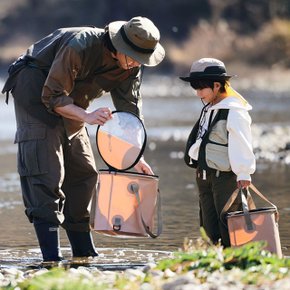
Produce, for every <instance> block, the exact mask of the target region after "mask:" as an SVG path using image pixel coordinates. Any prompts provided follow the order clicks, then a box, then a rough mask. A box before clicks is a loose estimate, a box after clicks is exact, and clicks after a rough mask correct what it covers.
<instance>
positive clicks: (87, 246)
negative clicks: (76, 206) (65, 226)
mask: <svg viewBox="0 0 290 290" xmlns="http://www.w3.org/2000/svg"><path fill="white" fill-rule="evenodd" d="M66 233H67V236H68V239H69V241H70V244H71V249H72V254H73V257H96V256H98V255H99V254H98V253H97V251H96V250H95V248H94V245H93V240H92V235H91V232H76V231H70V230H66Z"/></svg>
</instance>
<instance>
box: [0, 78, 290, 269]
mask: <svg viewBox="0 0 290 290" xmlns="http://www.w3.org/2000/svg"><path fill="white" fill-rule="evenodd" d="M1 87H2V86H1ZM241 92H242V93H243V94H244V96H245V97H247V99H248V101H249V102H250V103H251V104H252V105H253V110H252V111H251V116H252V119H253V139H254V140H253V141H254V148H255V154H256V156H257V170H256V172H255V174H254V175H253V183H254V184H255V185H256V187H257V188H258V189H259V190H260V191H261V192H262V193H264V194H265V195H266V196H267V198H269V199H270V201H272V202H273V203H274V204H276V205H277V207H278V209H279V213H280V220H279V228H280V236H281V243H282V248H283V253H284V254H285V255H290V241H289V237H290V166H289V164H290V151H289V150H290V122H289V121H290V114H289V108H290V96H289V95H288V93H287V92H283V91H279V92H277V91H276V92H270V91H264V90H262V89H260V88H259V89H256V90H251V91H250V90H243V91H241ZM143 95H144V101H143V113H144V118H145V124H146V130H147V134H148V143H147V148H146V151H145V154H144V155H145V159H146V161H147V162H148V163H149V164H150V165H151V166H152V168H153V170H154V172H155V174H157V175H159V177H160V183H159V186H160V191H161V197H162V215H163V233H162V235H161V236H160V237H159V238H157V239H145V238H138V239H118V238H113V237H106V236H102V235H100V234H96V233H94V234H93V237H94V240H95V244H96V246H97V248H98V249H99V252H100V253H102V252H103V253H107V251H108V248H110V249H125V248H132V249H138V250H140V251H141V250H143V251H150V250H151V251H153V252H154V251H155V252H158V251H161V252H162V251H164V252H167V251H176V250H178V249H179V248H181V247H182V245H183V241H184V238H185V237H187V238H189V239H196V238H197V237H199V220H198V193H197V188H196V185H195V181H194V171H193V170H191V169H190V168H188V167H186V165H185V164H184V162H183V149H184V144H185V141H186V138H187V135H188V133H189V131H190V129H191V126H192V124H193V123H194V122H195V120H196V119H197V118H198V115H199V112H200V110H201V107H202V104H201V103H200V101H199V100H198V99H197V97H196V96H194V95H193V93H192V91H190V90H189V89H188V88H187V87H185V86H183V85H182V84H180V83H178V82H177V83H176V82H175V81H172V79H169V78H161V77H160V78H158V77H155V78H154V80H150V79H149V80H147V81H146V80H145V83H144V86H143ZM0 101H1V115H0V144H1V147H0V164H1V167H0V230H1V233H0V250H2V251H0V252H2V254H3V253H4V254H3V255H4V258H3V257H2V256H1V253H0V262H1V263H2V264H3V263H4V264H5V257H6V258H7V257H8V256H9V257H10V260H9V261H10V262H9V263H11V256H12V262H13V255H16V256H19V255H20V256H27V253H28V252H29V253H30V254H29V255H31V253H33V254H32V255H34V256H33V257H34V258H36V259H39V258H40V255H39V252H37V251H31V249H34V248H37V241H36V237H35V234H34V231H33V228H32V225H31V224H30V223H29V222H28V220H27V219H26V217H25V215H24V212H23V210H24V208H23V205H22V197H21V192H20V186H19V179H18V175H17V173H16V145H14V144H13V136H14V132H15V121H14V115H13V102H12V100H11V102H10V104H9V105H8V106H6V105H5V103H4V97H3V98H1V99H0ZM100 106H111V108H113V106H112V104H111V101H110V97H109V96H104V97H103V98H101V99H100V100H97V101H95V103H94V104H93V105H92V107H100ZM95 130H96V127H95V126H90V127H89V132H90V134H91V137H92V144H93V149H94V151H95V155H96V162H97V165H98V168H106V167H105V165H104V163H103V162H102V161H101V160H100V158H99V156H98V153H97V150H96V145H95V141H94V137H95ZM61 245H62V247H68V246H69V243H68V240H67V238H66V235H65V232H64V231H62V230H61ZM64 249H66V248H64ZM65 251H66V250H65ZM112 251H113V250H112ZM13 253H14V254H13ZM15 253H16V254H15ZM35 253H36V254H35ZM65 253H67V255H69V251H67V252H65ZM5 255H6V256H5ZM35 255H36V256H35ZM16 256H15V261H17V258H16ZM7 259H8V258H7ZM7 259H6V260H7Z"/></svg>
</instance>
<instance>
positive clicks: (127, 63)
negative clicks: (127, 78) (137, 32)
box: [115, 52, 141, 70]
mask: <svg viewBox="0 0 290 290" xmlns="http://www.w3.org/2000/svg"><path fill="white" fill-rule="evenodd" d="M115 57H116V59H117V60H118V64H119V66H120V67H121V68H123V69H125V70H128V69H132V68H134V67H139V66H140V65H141V64H140V63H139V62H138V61H136V60H134V59H133V58H131V57H130V56H127V55H125V54H123V53H120V52H117V53H116V55H115Z"/></svg>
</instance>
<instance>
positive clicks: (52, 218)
mask: <svg viewBox="0 0 290 290" xmlns="http://www.w3.org/2000/svg"><path fill="white" fill-rule="evenodd" d="M159 39H160V34H159V31H158V29H157V28H156V26H155V25H154V24H153V23H152V22H151V21H150V20H149V19H147V18H144V17H134V18H132V19H131V20H130V21H128V22H124V21H117V22H112V23H110V24H109V25H108V26H107V27H105V29H99V28H95V27H73V28H61V29H58V30H56V31H54V32H53V33H52V34H50V35H48V36H46V37H45V38H43V39H41V40H40V41H38V42H36V43H35V44H33V45H32V46H31V47H30V48H28V50H27V52H26V54H25V55H24V56H22V57H20V58H19V59H18V60H17V61H16V62H14V63H13V64H12V65H11V66H10V68H9V78H8V80H7V81H6V84H5V86H4V88H3V93H4V92H6V94H7V100H6V101H8V97H9V92H11V93H12V95H13V97H14V105H15V114H16V121H17V132H16V137H15V142H16V143H18V172H19V175H20V180H21V188H22V193H23V200H24V205H25V208H26V209H25V212H26V215H27V216H28V218H29V220H30V221H31V222H32V223H33V225H34V228H35V231H36V235H37V238H38V241H39V245H40V248H41V251H42V255H43V260H44V261H59V260H61V253H60V249H59V233H58V227H59V225H62V226H63V227H64V229H65V230H66V233H67V236H68V238H69V241H70V244H71V247H72V254H73V256H74V257H88V256H97V255H98V254H97V252H96V251H95V249H94V246H93V243H92V239H91V234H90V229H89V212H88V209H87V208H88V205H89V202H90V200H91V197H92V194H93V192H94V190H95V186H96V182H97V171H96V167H95V161H94V157H93V153H92V149H91V145H90V142H89V137H88V134H87V131H86V129H85V127H84V125H85V123H87V124H90V125H94V124H98V125H103V124H104V123H105V122H106V121H108V120H109V119H110V118H111V110H110V108H99V109H97V110H95V111H88V110H87V108H88V106H89V104H90V102H91V101H92V100H93V99H95V98H98V97H100V96H101V95H102V94H103V93H104V92H110V94H111V96H112V99H113V103H114V105H115V107H116V109H117V110H125V111H130V112H133V113H136V114H137V115H139V116H140V115H141V95H140V90H139V89H140V84H141V72H142V71H141V68H142V66H143V65H144V66H155V65H157V64H159V63H160V62H161V61H162V60H163V58H164V55H165V52H164V49H163V47H162V46H161V45H160V43H159ZM135 169H136V170H137V171H138V172H142V173H145V174H152V173H153V172H152V170H151V168H150V166H149V165H148V164H147V163H146V162H145V160H144V159H143V158H142V159H141V160H140V162H139V163H138V164H137V165H136V166H135Z"/></svg>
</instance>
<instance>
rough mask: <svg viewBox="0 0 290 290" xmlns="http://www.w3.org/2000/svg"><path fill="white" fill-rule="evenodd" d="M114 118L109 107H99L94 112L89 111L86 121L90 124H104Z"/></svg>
mask: <svg viewBox="0 0 290 290" xmlns="http://www.w3.org/2000/svg"><path fill="white" fill-rule="evenodd" d="M110 119H112V112H111V110H110V109H109V108H99V109H97V110H95V111H93V112H90V113H87V115H86V117H85V119H84V121H85V122H86V123H88V124H90V125H94V124H98V125H104V124H105V123H106V122H107V121H108V120H110Z"/></svg>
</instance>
